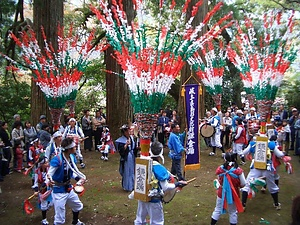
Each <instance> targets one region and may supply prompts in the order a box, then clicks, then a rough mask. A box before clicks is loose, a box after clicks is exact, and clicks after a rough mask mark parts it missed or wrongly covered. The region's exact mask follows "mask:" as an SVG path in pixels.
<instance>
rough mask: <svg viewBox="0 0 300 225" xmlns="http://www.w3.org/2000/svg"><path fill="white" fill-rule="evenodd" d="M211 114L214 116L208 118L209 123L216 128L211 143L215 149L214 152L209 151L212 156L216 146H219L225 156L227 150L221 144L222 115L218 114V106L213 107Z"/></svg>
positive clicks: (214, 150)
mask: <svg viewBox="0 0 300 225" xmlns="http://www.w3.org/2000/svg"><path fill="white" fill-rule="evenodd" d="M211 114H212V117H211V118H210V120H208V124H210V125H211V126H212V127H214V128H215V133H214V134H213V136H212V137H211V138H210V143H211V146H212V148H213V150H212V152H210V153H209V155H210V156H213V155H215V154H216V148H219V149H220V150H221V151H222V156H224V153H225V151H224V149H223V146H222V144H221V130H220V125H221V124H220V122H221V121H220V117H219V116H218V115H217V114H218V110H217V108H212V109H211Z"/></svg>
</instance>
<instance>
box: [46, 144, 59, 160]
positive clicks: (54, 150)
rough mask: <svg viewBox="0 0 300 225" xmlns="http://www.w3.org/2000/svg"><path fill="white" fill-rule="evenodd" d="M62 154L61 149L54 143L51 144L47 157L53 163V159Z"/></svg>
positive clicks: (47, 149)
mask: <svg viewBox="0 0 300 225" xmlns="http://www.w3.org/2000/svg"><path fill="white" fill-rule="evenodd" d="M59 153H61V147H60V146H56V145H55V142H54V141H51V142H50V145H48V147H47V148H46V152H45V157H46V158H47V159H49V161H51V159H52V158H53V157H55V156H56V155H58V154H59Z"/></svg>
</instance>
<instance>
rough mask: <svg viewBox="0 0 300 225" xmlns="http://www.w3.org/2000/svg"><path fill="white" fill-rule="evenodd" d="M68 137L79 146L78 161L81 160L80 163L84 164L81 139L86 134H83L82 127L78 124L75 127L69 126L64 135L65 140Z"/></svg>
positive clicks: (77, 149) (77, 148) (77, 150)
mask: <svg viewBox="0 0 300 225" xmlns="http://www.w3.org/2000/svg"><path fill="white" fill-rule="evenodd" d="M66 137H70V138H72V139H73V140H74V142H75V143H76V144H77V147H76V156H77V157H78V159H79V160H80V163H81V164H82V160H83V156H82V154H81V150H80V141H79V138H84V134H83V131H82V129H81V127H79V126H78V125H77V124H76V125H75V126H74V127H71V126H70V125H68V126H67V127H66V128H65V131H64V133H63V139H64V138H66ZM82 167H83V166H82Z"/></svg>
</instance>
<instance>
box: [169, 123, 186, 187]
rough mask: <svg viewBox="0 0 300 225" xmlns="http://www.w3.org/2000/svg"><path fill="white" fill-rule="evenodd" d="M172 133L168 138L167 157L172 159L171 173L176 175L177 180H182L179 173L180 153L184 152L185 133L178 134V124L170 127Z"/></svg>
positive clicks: (180, 172)
mask: <svg viewBox="0 0 300 225" xmlns="http://www.w3.org/2000/svg"><path fill="white" fill-rule="evenodd" d="M171 129H172V132H171V134H170V137H169V142H168V147H169V149H170V152H169V157H170V158H171V159H172V167H171V173H172V174H174V175H176V176H177V178H178V180H179V181H181V180H184V177H183V176H182V171H181V158H182V153H183V152H184V151H185V148H184V139H185V135H186V133H185V132H183V133H180V126H179V125H178V124H172V125H171Z"/></svg>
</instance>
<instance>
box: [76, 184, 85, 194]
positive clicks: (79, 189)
mask: <svg viewBox="0 0 300 225" xmlns="http://www.w3.org/2000/svg"><path fill="white" fill-rule="evenodd" d="M74 191H75V193H76V194H78V195H81V194H83V192H84V187H83V186H74Z"/></svg>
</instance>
